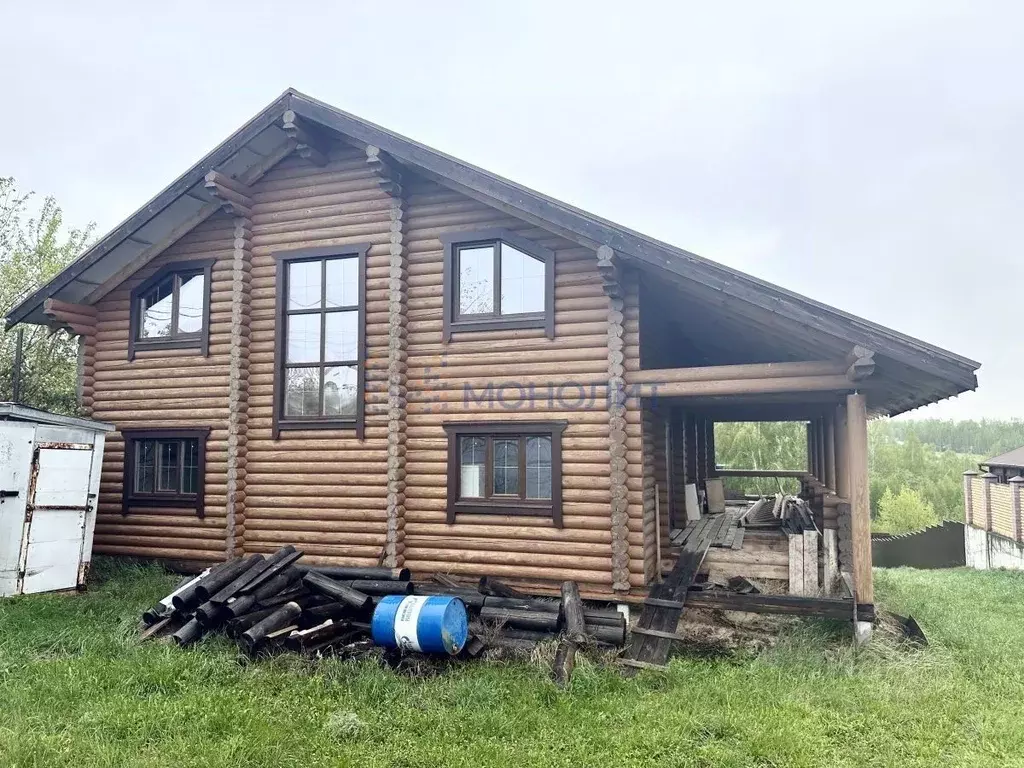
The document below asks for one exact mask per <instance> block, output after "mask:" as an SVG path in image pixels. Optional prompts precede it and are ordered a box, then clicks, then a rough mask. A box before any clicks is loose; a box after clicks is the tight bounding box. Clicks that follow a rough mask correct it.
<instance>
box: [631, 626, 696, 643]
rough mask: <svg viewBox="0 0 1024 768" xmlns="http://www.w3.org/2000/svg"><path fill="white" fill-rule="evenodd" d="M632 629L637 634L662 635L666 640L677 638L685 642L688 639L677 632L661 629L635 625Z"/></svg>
mask: <svg viewBox="0 0 1024 768" xmlns="http://www.w3.org/2000/svg"><path fill="white" fill-rule="evenodd" d="M631 631H632V632H635V633H637V634H641V635H647V636H648V637H660V638H662V639H664V640H677V641H679V642H685V641H686V640H687V639H688V638H686V637H684V636H683V635H680V634H679V633H677V632H663V631H662V630H660V629H645V628H644V627H634V628H633V629H632V630H631Z"/></svg>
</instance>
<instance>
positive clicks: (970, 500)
mask: <svg viewBox="0 0 1024 768" xmlns="http://www.w3.org/2000/svg"><path fill="white" fill-rule="evenodd" d="M977 476H978V473H977V472H975V471H974V470H973V469H968V470H967V471H966V472H964V521H965V522H966V523H967V524H968V525H973V524H974V478H976V477H977Z"/></svg>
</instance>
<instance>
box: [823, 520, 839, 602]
mask: <svg viewBox="0 0 1024 768" xmlns="http://www.w3.org/2000/svg"><path fill="white" fill-rule="evenodd" d="M836 534H837V531H836V529H835V528H826V529H825V531H824V533H823V534H822V537H823V538H822V540H823V543H824V549H825V553H824V554H825V557H824V558H823V563H822V577H823V578H822V580H823V582H824V583H823V584H822V585H821V587H822V591H823V592H824V593H825V594H826V595H828V594H831V593H832V592H834V591H835V589H836V579H837V578H838V576H839V546H838V540H837V538H836Z"/></svg>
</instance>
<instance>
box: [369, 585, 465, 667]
mask: <svg viewBox="0 0 1024 768" xmlns="http://www.w3.org/2000/svg"><path fill="white" fill-rule="evenodd" d="M370 634H371V636H372V637H373V642H375V643H376V644H377V645H382V646H384V647H385V648H401V649H402V650H405V651H422V652H423V653H447V654H451V655H453V656H454V655H455V654H456V653H458V652H459V651H461V650H462V647H463V646H464V645H465V644H466V639H467V638H468V637H469V617H468V616H467V615H466V605H465V604H464V603H463V602H462V601H461V600H459V598H457V597H448V596H447V595H387V596H385V597H382V598H381V600H380V602H379V603H377V607H376V608H375V609H374V611H373V619H372V620H371V621H370Z"/></svg>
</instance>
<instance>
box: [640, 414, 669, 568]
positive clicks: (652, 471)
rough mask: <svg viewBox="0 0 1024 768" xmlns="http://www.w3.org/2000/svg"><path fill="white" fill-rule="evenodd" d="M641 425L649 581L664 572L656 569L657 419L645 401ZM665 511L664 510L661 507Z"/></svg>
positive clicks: (645, 550)
mask: <svg viewBox="0 0 1024 768" xmlns="http://www.w3.org/2000/svg"><path fill="white" fill-rule="evenodd" d="M641 414H642V415H641V426H642V429H643V440H642V442H641V446H642V447H643V450H642V453H641V456H642V460H643V463H644V466H643V485H642V486H641V488H642V490H641V499H642V503H643V509H644V518H643V542H644V581H645V582H647V583H648V584H650V583H651V582H652V581H654V580H655V579H656V578H660V577H661V574H660V573H657V564H658V562H659V558H658V549H657V545H658V534H657V528H656V525H655V524H656V522H657V521H656V520H655V509H656V504H657V502H656V500H655V497H656V495H657V493H658V491H659V490H660V489H659V488H658V487H657V482H658V478H657V473H656V462H657V457H656V452H657V450H658V442H659V441H658V440H657V430H658V425H657V419H656V414H655V413H654V412H653V410H652V409H651V407H650V405H649V404H647V403H644V404H643V406H642V410H641ZM661 513H662V514H665V510H661Z"/></svg>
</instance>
